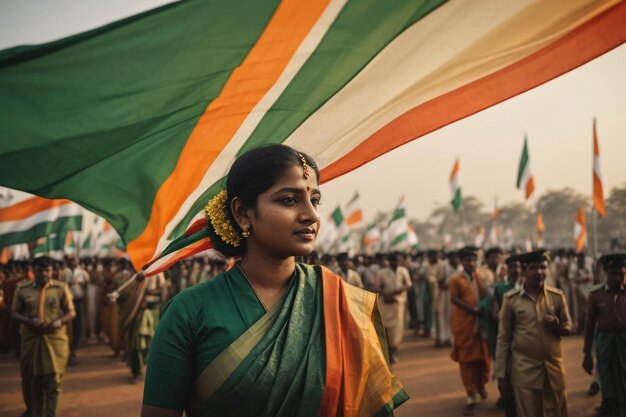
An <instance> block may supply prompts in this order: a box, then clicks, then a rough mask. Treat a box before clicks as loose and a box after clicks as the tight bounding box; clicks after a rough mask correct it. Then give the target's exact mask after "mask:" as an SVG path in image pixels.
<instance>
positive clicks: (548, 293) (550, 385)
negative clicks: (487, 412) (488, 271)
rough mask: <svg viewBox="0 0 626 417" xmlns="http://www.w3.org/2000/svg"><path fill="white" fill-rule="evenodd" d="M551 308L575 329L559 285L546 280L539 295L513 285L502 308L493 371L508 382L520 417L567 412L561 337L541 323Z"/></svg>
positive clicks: (564, 324) (567, 327) (565, 326)
mask: <svg viewBox="0 0 626 417" xmlns="http://www.w3.org/2000/svg"><path fill="white" fill-rule="evenodd" d="M547 314H550V315H554V316H556V317H557V318H558V319H559V322H560V326H561V329H564V330H569V331H571V329H572V321H571V319H570V315H569V310H568V308H567V302H566V300H565V296H564V295H563V292H562V291H561V290H558V289H556V288H552V287H548V286H544V290H543V292H541V293H540V294H539V296H538V298H537V300H533V299H532V298H531V297H530V296H529V295H528V293H526V291H525V289H524V287H522V288H519V289H516V290H512V291H509V292H508V293H506V294H505V296H504V302H503V305H502V309H501V310H500V326H499V329H498V343H497V351H496V366H495V376H496V377H497V378H506V377H507V376H509V374H510V382H511V386H512V388H513V395H514V397H515V405H516V409H517V414H518V416H519V417H527V416H528V417H538V416H539V417H540V416H544V417H552V416H555V417H565V416H567V403H566V397H565V367H564V366H563V355H562V353H561V337H560V336H557V335H554V334H553V333H552V332H551V331H550V330H548V329H547V327H545V326H544V324H543V322H542V321H543V317H544V316H545V315H547Z"/></svg>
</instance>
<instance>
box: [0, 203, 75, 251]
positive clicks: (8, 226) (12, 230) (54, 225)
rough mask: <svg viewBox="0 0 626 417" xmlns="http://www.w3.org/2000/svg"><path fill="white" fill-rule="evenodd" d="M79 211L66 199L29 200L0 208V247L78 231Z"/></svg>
mask: <svg viewBox="0 0 626 417" xmlns="http://www.w3.org/2000/svg"><path fill="white" fill-rule="evenodd" d="M82 212H83V209H82V208H81V207H80V206H79V205H77V204H75V203H72V202H71V201H69V200H48V199H45V198H41V197H32V198H29V199H27V200H24V201H21V202H19V203H17V204H14V205H11V206H7V207H3V208H0V247H5V246H11V245H15V244H18V243H26V242H33V241H35V240H37V239H38V238H40V237H44V236H48V235H50V234H52V233H62V232H67V231H69V230H81V227H82V216H83V214H82Z"/></svg>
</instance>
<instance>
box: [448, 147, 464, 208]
mask: <svg viewBox="0 0 626 417" xmlns="http://www.w3.org/2000/svg"><path fill="white" fill-rule="evenodd" d="M459 166H460V165H459V159H458V158H457V159H456V161H455V162H454V166H453V167H452V173H451V174H450V195H451V200H450V204H452V209H453V210H454V212H455V213H458V212H459V209H460V208H461V203H462V198H461V179H460V177H459Z"/></svg>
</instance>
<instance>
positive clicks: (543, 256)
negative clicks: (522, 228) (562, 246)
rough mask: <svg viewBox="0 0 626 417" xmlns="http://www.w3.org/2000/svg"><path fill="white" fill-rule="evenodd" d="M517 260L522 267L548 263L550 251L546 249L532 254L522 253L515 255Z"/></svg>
mask: <svg viewBox="0 0 626 417" xmlns="http://www.w3.org/2000/svg"><path fill="white" fill-rule="evenodd" d="M517 260H518V261H519V262H520V263H521V264H522V265H527V264H529V263H533V262H544V261H545V262H550V251H549V250H547V249H539V250H535V251H532V252H527V253H523V254H521V255H517Z"/></svg>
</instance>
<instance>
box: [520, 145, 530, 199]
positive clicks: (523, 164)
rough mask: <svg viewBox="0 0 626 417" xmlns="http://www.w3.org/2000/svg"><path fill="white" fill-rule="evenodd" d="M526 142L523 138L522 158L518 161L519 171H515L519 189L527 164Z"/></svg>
mask: <svg viewBox="0 0 626 417" xmlns="http://www.w3.org/2000/svg"><path fill="white" fill-rule="evenodd" d="M528 158H529V156H528V140H527V138H526V137H524V148H523V149H522V158H521V159H520V161H519V169H518V171H517V188H520V187H521V184H522V178H523V177H524V171H525V170H526V165H527V164H528Z"/></svg>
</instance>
